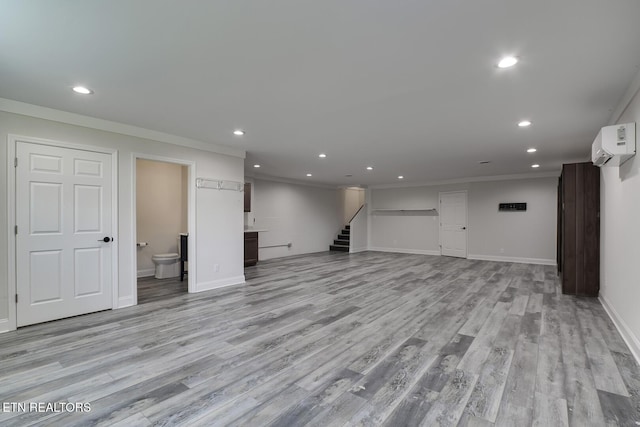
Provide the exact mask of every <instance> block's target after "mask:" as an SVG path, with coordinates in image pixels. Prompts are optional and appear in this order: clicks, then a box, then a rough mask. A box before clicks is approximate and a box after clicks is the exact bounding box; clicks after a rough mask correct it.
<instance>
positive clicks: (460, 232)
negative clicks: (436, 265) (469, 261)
mask: <svg viewBox="0 0 640 427" xmlns="http://www.w3.org/2000/svg"><path fill="white" fill-rule="evenodd" d="M440 246H441V253H442V255H447V256H455V257H460V258H466V257H467V192H466V191H458V192H453V193H440Z"/></svg>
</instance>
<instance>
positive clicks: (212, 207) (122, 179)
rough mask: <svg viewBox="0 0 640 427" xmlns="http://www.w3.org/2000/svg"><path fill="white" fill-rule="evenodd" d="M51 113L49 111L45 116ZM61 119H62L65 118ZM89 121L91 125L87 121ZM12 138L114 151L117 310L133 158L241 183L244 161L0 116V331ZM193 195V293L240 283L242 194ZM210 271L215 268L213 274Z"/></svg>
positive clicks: (122, 294) (130, 275)
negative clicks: (176, 163) (160, 160)
mask: <svg viewBox="0 0 640 427" xmlns="http://www.w3.org/2000/svg"><path fill="white" fill-rule="evenodd" d="M48 111H54V112H55V110H48ZM65 114H66V113H65ZM92 120H93V119H92ZM9 134H17V135H23V136H31V137H38V138H45V139H51V140H57V141H64V142H70V143H75V144H83V145H93V146H100V147H107V148H113V149H117V150H118V191H119V197H118V226H119V228H118V234H117V236H116V238H118V239H119V240H118V254H117V259H118V265H119V271H118V277H117V280H118V290H117V291H118V296H119V306H126V305H128V304H132V303H133V298H132V296H133V290H134V286H135V285H136V283H135V280H134V278H135V276H136V274H135V272H134V271H133V264H134V262H133V259H134V258H133V257H134V256H135V247H134V246H133V245H131V244H130V243H129V242H131V241H132V236H133V226H134V220H133V218H132V217H131V216H132V215H131V212H132V202H133V200H132V183H133V180H132V170H133V168H132V158H133V153H145V154H150V155H157V156H163V157H168V158H173V159H181V160H185V161H191V162H194V163H195V171H196V174H197V176H199V177H206V178H215V179H227V180H234V181H240V182H241V181H242V180H243V175H244V159H243V158H240V157H234V156H228V155H222V154H215V153H212V152H208V151H202V150H196V149H191V148H187V147H184V146H177V145H171V144H166V143H162V142H158V141H153V140H149V139H143V138H139V137H133V136H127V135H122V134H119V133H113V132H107V131H102V130H95V129H90V128H86V127H81V126H75V125H69V124H65V123H61V122H57V121H49V120H44V119H39V118H34V117H29V116H24V115H18V114H13V113H7V112H0V141H1V142H0V144H1V145H0V176H2V177H3V179H2V182H3V184H1V185H0V200H2V209H0V223H1V224H3V226H2V227H0V271H1V272H2V279H0V283H1V285H0V319H2V320H4V321H2V320H0V330H1V329H6V328H4V326H6V323H7V319H8V310H9V308H8V307H9V305H8V304H9V302H8V298H7V295H8V284H7V283H6V282H5V277H6V274H5V273H4V272H6V271H7V258H8V253H7V250H8V236H7V228H8V227H7V226H6V224H7V209H5V204H6V200H7V197H6V191H7V188H6V184H4V182H6V180H5V177H7V176H8V175H7V174H8V173H9V172H10V171H11V173H13V170H12V167H8V166H9V164H10V163H11V164H12V163H13V162H10V161H9V159H7V145H8V142H7V141H8V135H9ZM195 194H196V196H195V197H196V206H197V209H196V213H195V215H196V224H195V228H196V234H195V236H194V238H195V240H196V254H197V255H196V263H197V275H196V277H195V280H196V288H197V290H205V289H208V288H213V287H217V286H223V285H228V284H234V283H239V282H242V281H243V280H244V270H243V235H242V210H243V209H242V202H243V201H242V193H240V192H232V191H217V190H207V189H199V190H196V191H195ZM216 265H217V266H218V267H217V268H216Z"/></svg>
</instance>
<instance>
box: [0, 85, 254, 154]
mask: <svg viewBox="0 0 640 427" xmlns="http://www.w3.org/2000/svg"><path fill="white" fill-rule="evenodd" d="M0 111H6V112H8V113H14V114H20V115H23V116H29V117H36V118H38V119H45V120H51V121H54V122H59V123H65V124H69V125H75V126H82V127H86V128H90V129H97V130H101V131H105V132H113V133H118V134H121V135H127V136H134V137H137V138H143V139H149V140H153V141H159V142H164V143H167V144H173V145H179V146H181V147H189V148H195V149H197V150H203V151H209V152H211V153H216V154H224V155H226V156H233V157H240V158H241V159H244V158H245V157H246V152H245V151H244V150H239V149H236V148H231V147H226V146H223V145H217V144H213V143H207V142H203V141H198V140H195V139H190V138H184V137H182V136H177V135H171V134H168V133H164V132H158V131H154V130H151V129H145V128H141V127H138V126H133V125H127V124H124V123H118V122H112V121H109V120H104V119H98V118H96V117H90V116H84V115H82V114H76V113H70V112H68V111H62V110H56V109H53V108H48V107H41V106H39V105H33V104H27V103H24V102H20V101H14V100H12V99H6V98H0Z"/></svg>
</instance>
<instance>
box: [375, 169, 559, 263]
mask: <svg viewBox="0 0 640 427" xmlns="http://www.w3.org/2000/svg"><path fill="white" fill-rule="evenodd" d="M457 190H466V191H467V205H468V207H467V209H468V226H467V229H468V255H469V258H476V259H494V260H505V261H516V262H532V263H543V264H555V253H556V204H557V178H554V177H550V178H549V177H545V178H526V179H512V180H508V181H485V182H469V183H463V184H451V185H441V186H423V187H405V188H388V189H372V190H371V208H372V209H438V205H439V204H438V194H439V192H444V191H457ZM501 202H526V203H527V211H526V212H499V211H498V204H499V203H501ZM370 239H371V240H370V247H371V249H373V250H388V251H397V252H411V253H424V254H433V255H437V254H439V253H440V247H439V216H437V215H425V214H424V213H412V212H403V213H399V212H389V213H375V214H373V215H372V216H371V236H370Z"/></svg>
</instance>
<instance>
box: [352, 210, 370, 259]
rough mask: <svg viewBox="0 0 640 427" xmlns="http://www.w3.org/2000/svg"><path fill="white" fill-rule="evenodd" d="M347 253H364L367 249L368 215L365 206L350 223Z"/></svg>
mask: <svg viewBox="0 0 640 427" xmlns="http://www.w3.org/2000/svg"><path fill="white" fill-rule="evenodd" d="M350 231H351V232H350V239H349V252H350V253H356V252H362V251H366V250H367V249H368V248H369V234H368V233H369V215H368V214H367V209H366V206H365V207H364V208H363V209H362V210H360V211H359V212H358V213H357V214H356V216H355V217H354V218H353V220H352V221H351V229H350Z"/></svg>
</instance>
